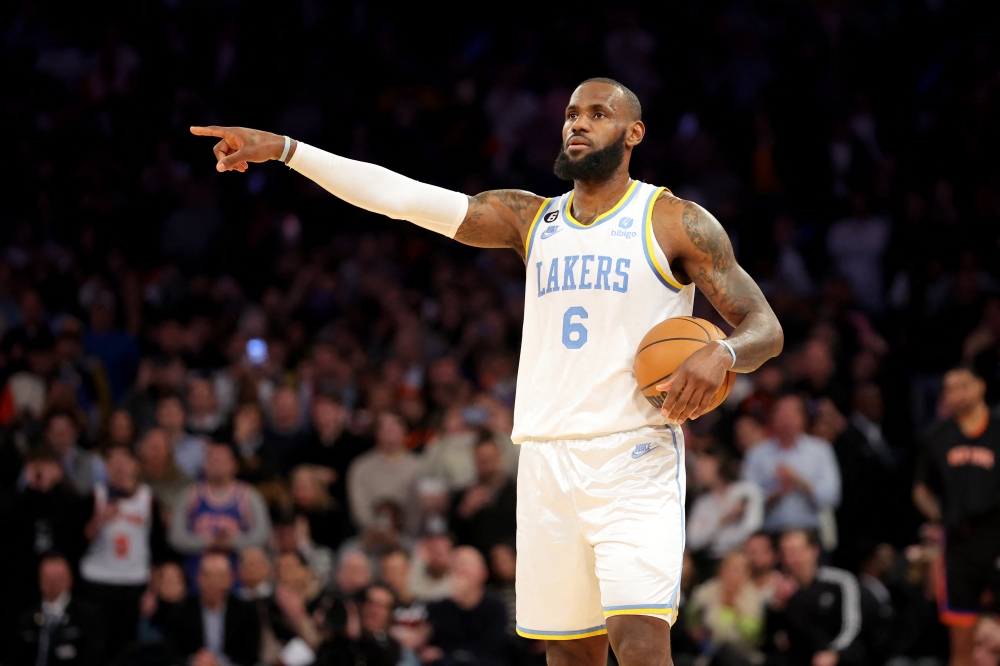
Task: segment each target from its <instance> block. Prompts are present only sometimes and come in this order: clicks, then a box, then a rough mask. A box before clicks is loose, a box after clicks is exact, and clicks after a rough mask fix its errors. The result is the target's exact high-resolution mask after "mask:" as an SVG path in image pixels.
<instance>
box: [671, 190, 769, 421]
mask: <svg viewBox="0 0 1000 666" xmlns="http://www.w3.org/2000/svg"><path fill="white" fill-rule="evenodd" d="M653 233H654V234H655V236H656V240H657V242H658V243H659V244H660V247H661V248H663V251H664V253H665V254H666V255H667V259H668V260H669V261H670V267H671V270H672V271H673V273H674V277H675V279H677V280H678V281H680V282H682V283H690V282H693V283H694V284H696V285H698V288H699V289H700V290H701V292H702V293H703V294H705V296H706V297H707V298H708V300H709V301H711V303H712V305H713V306H715V309H716V310H718V311H719V314H721V315H722V317H723V318H724V319H725V320H726V321H727V322H729V323H730V324H731V325H732V326H734V327H735V329H736V330H734V331H733V334H732V335H731V336H729V338H727V340H728V342H729V343H730V344H731V345H732V346H733V349H734V350H735V351H736V364H735V365H733V366H732V368H730V365H731V364H732V362H733V359H732V356H731V355H730V353H729V350H728V349H726V348H725V347H724V346H722V345H721V344H710V345H706V346H705V347H704V348H703V349H701V350H699V351H698V352H696V353H695V354H692V355H691V356H690V357H689V358H688V359H687V361H685V362H684V363H683V364H682V365H681V366H680V367H679V368H678V369H677V371H676V372H674V374H673V375H671V377H670V379H668V380H667V381H666V382H665V383H664V384H662V385H661V386H662V387H664V388H663V389H661V390H666V391H667V397H666V399H665V401H664V403H663V413H664V414H665V415H666V416H667V420H668V421H671V422H675V423H680V422H682V421H684V420H685V419H688V418H697V417H699V416H701V414H702V413H703V412H704V410H705V409H706V408H707V407H708V405H709V404H710V403H711V401H712V397H713V396H714V395H715V392H716V391H717V390H718V388H719V386H721V385H722V382H723V381H724V380H725V377H726V370H729V369H732V370H734V371H735V372H752V371H754V370H756V369H757V368H759V367H760V366H761V365H762V364H763V363H764V362H765V361H766V360H768V359H769V358H773V357H775V356H777V355H778V354H779V353H781V348H782V346H783V344H784V334H783V333H782V330H781V324H779V323H778V318H777V317H775V316H774V312H773V311H772V310H771V306H770V305H768V303H767V300H765V298H764V294H762V293H761V291H760V287H758V286H757V284H756V283H755V282H754V281H753V279H752V278H751V277H750V276H749V275H747V272H746V271H745V270H743V268H742V267H741V266H740V265H739V264H738V263H736V257H735V256H734V255H733V246H732V244H731V243H730V242H729V236H728V235H726V231H725V230H724V229H723V228H722V225H721V224H719V222H718V220H716V219H715V218H714V217H712V215H711V214H709V212H708V211H706V210H705V209H704V208H702V207H701V206H699V205H698V204H695V203H692V202H690V201H685V200H683V199H678V198H677V197H675V196H673V195H672V194H670V193H669V192H664V193H663V194H661V195H660V198H659V199H658V200H657V202H656V204H655V208H654V210H653Z"/></svg>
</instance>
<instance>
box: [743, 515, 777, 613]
mask: <svg viewBox="0 0 1000 666" xmlns="http://www.w3.org/2000/svg"><path fill="white" fill-rule="evenodd" d="M743 549H744V551H745V552H746V554H747V564H748V565H749V567H750V582H751V583H753V586H754V587H755V588H756V589H757V591H758V592H759V593H760V595H761V596H762V597H763V598H764V600H765V601H768V600H770V598H771V596H772V595H773V594H774V590H775V589H776V588H777V586H778V582H779V581H780V580H781V574H780V573H778V556H777V554H776V553H775V552H774V541H772V537H771V535H770V534H767V533H766V532H756V533H754V534H751V535H750V536H749V537H747V540H746V543H745V544H744V545H743Z"/></svg>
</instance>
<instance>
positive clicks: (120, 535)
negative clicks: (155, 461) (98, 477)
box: [80, 483, 153, 585]
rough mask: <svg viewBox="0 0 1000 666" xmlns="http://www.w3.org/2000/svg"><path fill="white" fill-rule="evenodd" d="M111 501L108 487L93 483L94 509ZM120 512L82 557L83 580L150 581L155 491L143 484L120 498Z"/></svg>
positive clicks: (95, 581) (104, 582)
mask: <svg viewBox="0 0 1000 666" xmlns="http://www.w3.org/2000/svg"><path fill="white" fill-rule="evenodd" d="M107 504H108V487H107V486H106V485H104V484H103V483H99V484H97V485H96V486H94V512H95V513H96V512H98V511H101V510H103V509H104V507H105V506H107ZM117 505H118V515H117V516H115V517H114V518H112V519H111V520H109V521H108V522H107V523H105V524H104V527H103V528H101V531H100V532H98V534H97V538H96V539H94V541H93V542H92V543H91V544H90V548H88V549H87V553H86V555H84V556H83V559H82V560H80V575H82V576H83V579H84V580H87V581H90V582H92V583H103V584H105V585H142V584H143V583H146V582H148V581H149V565H150V559H151V553H150V550H149V533H150V530H151V528H152V524H153V491H152V490H151V489H150V487H149V486H147V485H146V484H144V483H142V484H139V487H138V488H137V489H136V491H135V493H134V494H133V495H132V496H131V497H124V498H121V499H119V500H117Z"/></svg>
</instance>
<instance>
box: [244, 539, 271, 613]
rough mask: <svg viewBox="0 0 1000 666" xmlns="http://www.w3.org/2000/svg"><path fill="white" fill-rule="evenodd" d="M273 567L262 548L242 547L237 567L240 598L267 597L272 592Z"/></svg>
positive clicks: (248, 599) (252, 599)
mask: <svg viewBox="0 0 1000 666" xmlns="http://www.w3.org/2000/svg"><path fill="white" fill-rule="evenodd" d="M273 568H274V567H272V566H271V558H269V557H268V556H267V553H266V552H265V551H264V549H263V548H259V547H257V546H251V547H250V548H244V549H243V551H242V552H241V553H240V561H239V566H238V568H237V576H238V580H239V584H240V587H239V595H240V598H241V599H243V600H244V601H254V600H257V599H267V598H269V597H270V596H271V595H272V594H273V593H274V581H273V577H274V572H273Z"/></svg>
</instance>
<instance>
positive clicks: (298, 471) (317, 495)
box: [288, 465, 351, 550]
mask: <svg viewBox="0 0 1000 666" xmlns="http://www.w3.org/2000/svg"><path fill="white" fill-rule="evenodd" d="M321 475H322V472H321V470H320V469H319V468H318V467H314V466H312V465H299V466H298V467H295V468H294V469H292V471H291V474H289V477H288V478H289V482H290V484H291V493H292V499H293V501H294V502H295V510H296V511H297V512H298V513H299V514H300V515H302V516H304V517H305V518H306V520H308V521H309V530H310V532H311V534H312V538H313V540H315V541H316V543H319V544H322V545H324V546H327V547H328V548H332V549H334V550H336V549H337V548H339V547H340V544H341V543H343V541H344V539H346V538H347V537H348V536H349V535H350V529H351V528H350V518H349V517H348V515H347V512H346V511H345V509H344V506H343V505H340V504H337V503H336V501H335V500H334V499H333V497H331V496H330V492H329V490H328V486H327V484H325V483H323V479H322V478H321Z"/></svg>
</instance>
